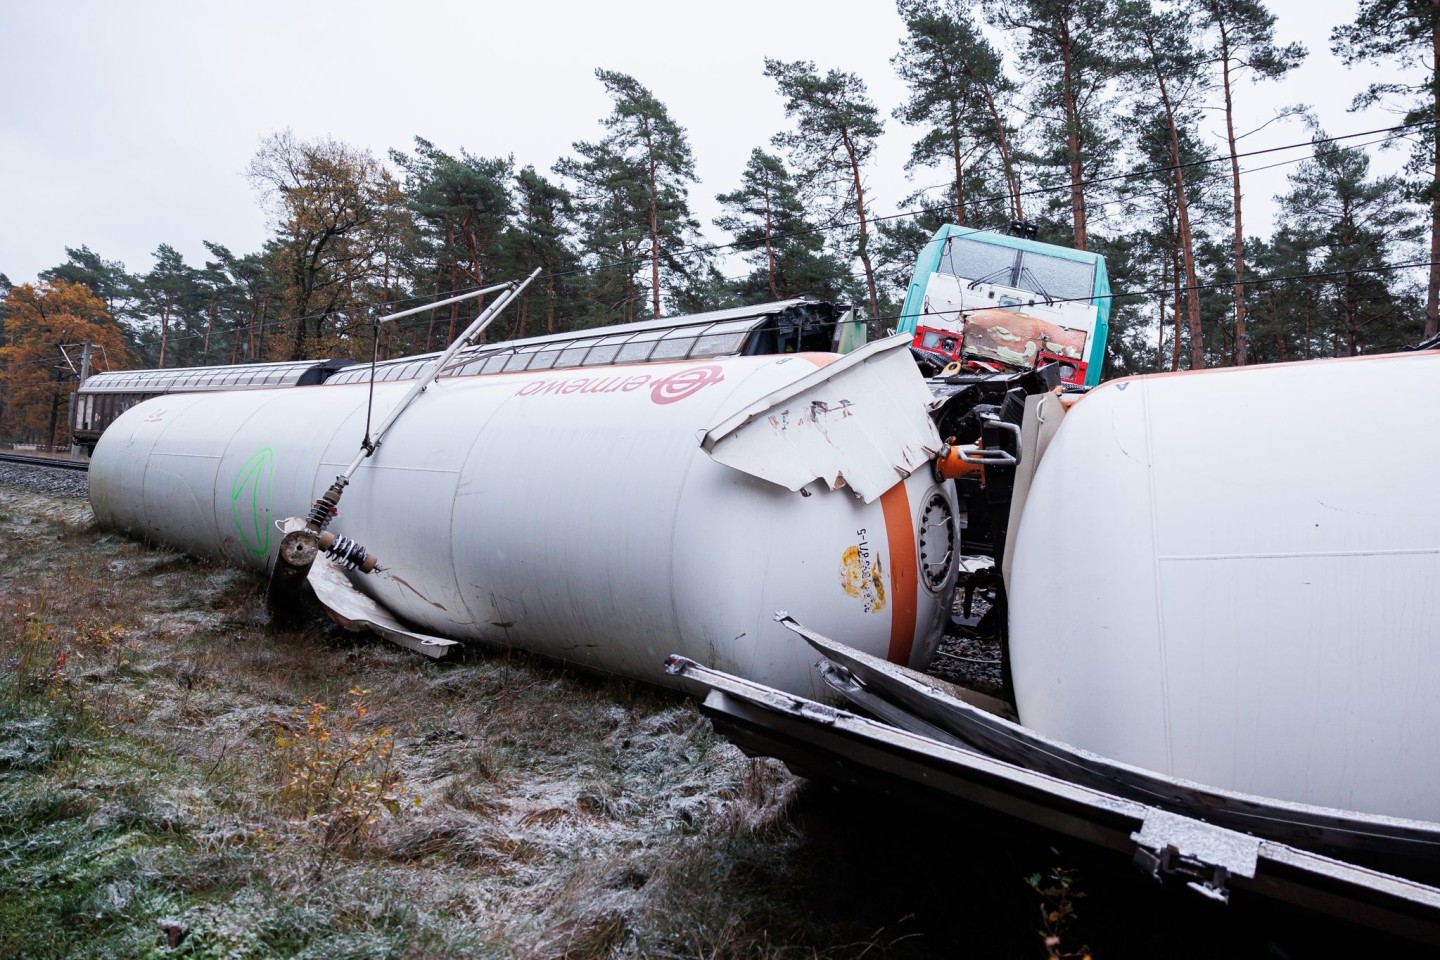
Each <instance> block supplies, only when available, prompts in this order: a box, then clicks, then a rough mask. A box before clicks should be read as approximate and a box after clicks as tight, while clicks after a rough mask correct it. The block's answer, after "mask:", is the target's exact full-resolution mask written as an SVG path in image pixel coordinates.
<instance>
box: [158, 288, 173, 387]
mask: <svg viewBox="0 0 1440 960" xmlns="http://www.w3.org/2000/svg"><path fill="white" fill-rule="evenodd" d="M170 296H171V295H170V294H168V293H167V294H165V306H164V307H162V308H161V309H160V362H159V363H157V364H156V366H157V367H160V368H161V369H162V370H163V369H164V368H165V341H166V340H168V339H169V338H170Z"/></svg>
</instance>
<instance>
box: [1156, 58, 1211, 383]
mask: <svg viewBox="0 0 1440 960" xmlns="http://www.w3.org/2000/svg"><path fill="white" fill-rule="evenodd" d="M1145 39H1146V43H1147V44H1148V45H1149V46H1150V56H1151V63H1153V64H1154V65H1155V82H1156V84H1157V85H1158V86H1159V88H1160V102H1161V104H1162V105H1163V106H1164V107H1165V125H1166V127H1168V128H1169V132H1170V161H1171V163H1173V164H1174V168H1175V208H1176V211H1177V212H1178V213H1179V217H1180V247H1181V250H1182V252H1183V254H1184V261H1185V286H1186V288H1187V289H1186V294H1185V306H1186V315H1187V317H1188V319H1189V322H1190V324H1189V325H1190V369H1191V370H1200V369H1203V368H1204V366H1205V339H1204V336H1203V335H1202V331H1201V329H1200V283H1199V280H1198V279H1197V278H1196V276H1195V239H1194V236H1193V235H1192V234H1191V231H1190V206H1189V203H1188V202H1187V200H1186V197H1185V173H1184V171H1183V169H1182V167H1181V165H1180V130H1179V128H1178V127H1176V125H1175V107H1174V105H1173V104H1172V103H1171V102H1170V93H1169V91H1168V90H1167V89H1166V86H1165V74H1164V72H1163V71H1161V70H1160V67H1159V62H1158V61H1157V60H1156V59H1155V45H1154V39H1153V38H1151V37H1149V36H1147V37H1146V38H1145ZM1176 322H1177V323H1178V322H1179V318H1178V317H1177V318H1176Z"/></svg>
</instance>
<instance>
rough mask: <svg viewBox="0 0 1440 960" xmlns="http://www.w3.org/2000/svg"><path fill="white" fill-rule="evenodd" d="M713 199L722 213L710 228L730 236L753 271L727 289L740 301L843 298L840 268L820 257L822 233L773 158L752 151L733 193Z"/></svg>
mask: <svg viewBox="0 0 1440 960" xmlns="http://www.w3.org/2000/svg"><path fill="white" fill-rule="evenodd" d="M715 199H716V200H718V201H719V202H720V205H721V206H722V207H724V208H725V211H726V212H725V213H724V214H723V215H722V216H719V217H717V218H715V225H716V226H717V227H719V228H720V229H722V230H726V231H728V232H729V233H730V235H731V236H732V237H734V239H735V244H736V247H737V249H739V250H740V251H742V256H743V257H744V259H745V260H746V261H747V262H748V263H750V264H751V265H752V266H753V267H754V269H753V270H752V271H751V272H750V273H749V274H748V275H747V276H745V277H742V278H741V279H740V280H738V281H736V282H734V283H733V284H732V285H731V289H732V290H733V292H734V294H735V295H736V296H737V297H738V298H739V299H740V300H741V302H745V303H754V302H756V301H757V300H763V299H770V300H787V299H790V298H791V297H796V296H800V295H801V294H813V295H815V296H818V297H821V298H823V299H827V300H838V299H842V298H844V296H845V292H844V291H845V286H846V280H847V279H848V277H847V276H846V274H845V267H844V265H843V264H841V263H840V262H839V261H837V260H836V259H835V258H834V257H832V256H830V255H829V254H827V253H826V252H825V237H824V234H823V233H821V232H820V231H819V230H817V229H816V228H815V226H814V224H812V223H811V222H810V221H809V220H808V219H807V218H806V216H805V205H804V203H803V202H802V201H801V199H800V192H799V189H798V188H797V187H796V185H795V181H794V178H792V177H791V176H790V171H789V170H787V169H786V168H785V164H784V162H783V161H782V160H781V159H780V158H779V157H777V156H775V155H774V154H770V153H766V152H765V151H764V150H762V149H761V148H759V147H756V148H755V149H754V150H752V151H751V152H750V160H749V162H748V163H746V165H745V170H744V172H743V173H742V174H741V175H740V186H739V188H737V189H736V190H734V191H732V192H730V193H722V194H719V195H718V196H716V198H715Z"/></svg>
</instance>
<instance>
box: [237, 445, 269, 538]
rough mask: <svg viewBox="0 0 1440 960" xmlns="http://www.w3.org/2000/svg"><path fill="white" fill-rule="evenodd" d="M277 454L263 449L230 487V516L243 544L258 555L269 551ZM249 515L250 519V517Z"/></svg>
mask: <svg viewBox="0 0 1440 960" xmlns="http://www.w3.org/2000/svg"><path fill="white" fill-rule="evenodd" d="M274 459H275V451H273V450H271V449H270V448H269V447H264V448H262V449H260V450H257V451H256V452H255V453H253V454H251V455H250V459H249V460H246V461H245V463H244V465H243V466H242V467H241V468H240V472H239V474H237V475H236V477H235V483H234V484H233V485H232V486H231V487H230V515H231V516H232V517H234V518H235V529H236V530H237V531H239V533H240V542H241V543H243V544H245V549H247V550H249V551H250V552H251V553H253V554H255V555H256V556H264V555H265V554H267V553H269V552H270V467H271V464H272V463H273V461H274ZM247 513H248V516H247Z"/></svg>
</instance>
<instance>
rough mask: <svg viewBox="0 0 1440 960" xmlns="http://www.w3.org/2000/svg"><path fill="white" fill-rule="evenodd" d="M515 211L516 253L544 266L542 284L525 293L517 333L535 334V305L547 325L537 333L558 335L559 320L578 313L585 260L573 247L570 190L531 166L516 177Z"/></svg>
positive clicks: (529, 263)
mask: <svg viewBox="0 0 1440 960" xmlns="http://www.w3.org/2000/svg"><path fill="white" fill-rule="evenodd" d="M515 189H516V193H517V200H516V207H517V208H518V211H519V214H518V217H517V218H516V221H515V223H514V226H513V243H514V245H515V249H516V255H517V256H518V257H519V258H520V259H521V260H522V261H523V262H524V263H525V264H526V265H528V266H530V267H531V269H533V268H534V267H537V266H538V267H540V268H541V269H542V271H543V272H542V273H541V276H540V279H541V283H542V284H543V286H542V287H541V288H540V289H539V290H538V291H537V290H534V289H533V287H532V288H531V289H529V290H527V291H526V293H525V300H524V302H523V303H521V304H520V307H521V309H520V310H519V311H517V314H516V324H517V326H516V327H515V329H514V331H513V332H514V334H515V335H516V336H522V335H524V334H525V333H526V332H532V331H530V327H531V324H530V315H531V312H532V311H531V306H532V304H540V305H541V306H542V311H537V312H543V315H544V318H545V322H544V326H543V329H541V330H539V331H533V332H536V333H555V332H556V330H557V329H559V327H558V326H557V324H558V321H557V317H559V316H563V315H566V314H578V313H579V310H578V309H577V306H578V305H577V304H576V303H575V299H576V294H575V290H576V287H577V284H576V283H575V276H574V275H575V271H576V270H577V268H578V266H579V263H580V257H579V254H578V253H577V252H576V251H575V250H574V249H573V248H572V246H571V236H572V234H573V232H574V213H575V202H574V198H573V197H571V196H570V192H569V191H568V190H566V189H565V188H564V187H562V186H560V185H559V184H557V183H552V182H551V181H549V180H547V179H545V177H544V176H542V175H541V174H539V173H537V172H536V171H535V168H534V167H532V166H526V167H524V168H522V169H521V170H520V172H519V173H518V174H516V175H515Z"/></svg>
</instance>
